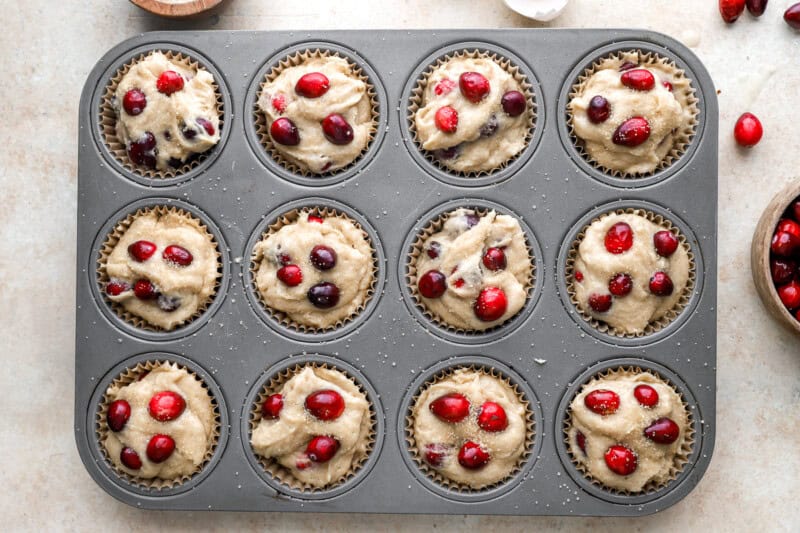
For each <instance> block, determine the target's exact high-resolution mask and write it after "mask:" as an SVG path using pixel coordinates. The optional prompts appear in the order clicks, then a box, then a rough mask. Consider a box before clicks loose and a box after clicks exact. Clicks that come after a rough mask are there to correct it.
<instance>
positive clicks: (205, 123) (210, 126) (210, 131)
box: [195, 118, 216, 136]
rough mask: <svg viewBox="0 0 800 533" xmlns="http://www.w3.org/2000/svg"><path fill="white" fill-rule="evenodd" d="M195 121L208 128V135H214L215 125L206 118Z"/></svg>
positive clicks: (205, 128)
mask: <svg viewBox="0 0 800 533" xmlns="http://www.w3.org/2000/svg"><path fill="white" fill-rule="evenodd" d="M195 122H197V125H198V126H200V127H201V128H203V129H204V130H206V133H207V134H208V135H211V136H213V135H214V133H215V132H216V130H215V129H214V125H213V124H212V123H211V122H209V121H208V120H206V119H204V118H198V119H197V120H196V121H195Z"/></svg>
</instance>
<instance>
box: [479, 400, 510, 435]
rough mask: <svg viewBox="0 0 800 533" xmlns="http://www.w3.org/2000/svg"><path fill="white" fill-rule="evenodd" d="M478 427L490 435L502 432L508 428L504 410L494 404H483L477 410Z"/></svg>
mask: <svg viewBox="0 0 800 533" xmlns="http://www.w3.org/2000/svg"><path fill="white" fill-rule="evenodd" d="M478 426H479V427H480V428H481V429H482V430H484V431H489V432H491V433H496V432H498V431H503V430H504V429H506V428H507V427H508V417H507V416H506V410H505V409H503V407H502V406H501V405H500V404H498V403H495V402H484V403H483V405H481V407H480V409H478Z"/></svg>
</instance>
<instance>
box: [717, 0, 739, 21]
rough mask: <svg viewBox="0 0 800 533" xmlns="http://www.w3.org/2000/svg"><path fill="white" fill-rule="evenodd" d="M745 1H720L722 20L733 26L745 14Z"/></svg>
mask: <svg viewBox="0 0 800 533" xmlns="http://www.w3.org/2000/svg"><path fill="white" fill-rule="evenodd" d="M744 5H745V0H719V14H720V15H722V20H724V21H725V22H727V23H728V24H733V23H734V22H736V20H737V19H738V18H739V17H740V16H741V14H742V13H743V12H744Z"/></svg>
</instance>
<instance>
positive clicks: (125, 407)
mask: <svg viewBox="0 0 800 533" xmlns="http://www.w3.org/2000/svg"><path fill="white" fill-rule="evenodd" d="M130 417H131V404H129V403H128V402H126V401H125V400H114V401H113V402H111V405H109V406H108V413H106V422H107V423H108V429H110V430H111V431H122V428H124V427H125V424H126V423H127V422H128V419H129V418H130Z"/></svg>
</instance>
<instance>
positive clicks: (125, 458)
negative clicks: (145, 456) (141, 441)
mask: <svg viewBox="0 0 800 533" xmlns="http://www.w3.org/2000/svg"><path fill="white" fill-rule="evenodd" d="M119 460H120V462H121V463H122V464H123V465H125V467H126V468H130V469H131V470H139V469H140V468H141V467H142V459H141V457H139V454H138V453H136V450H134V449H133V448H129V447H128V446H126V447H124V448H122V450H121V451H120V452H119Z"/></svg>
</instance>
